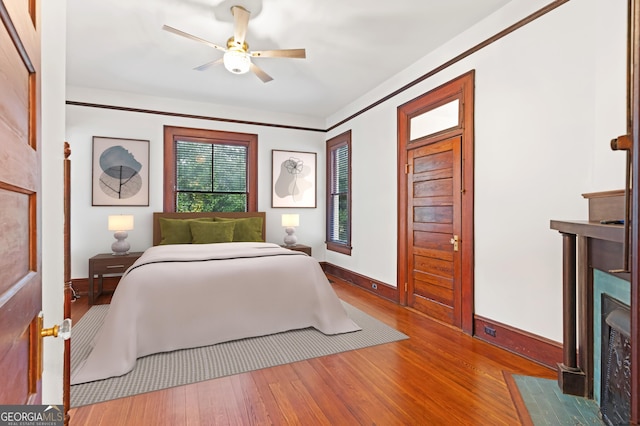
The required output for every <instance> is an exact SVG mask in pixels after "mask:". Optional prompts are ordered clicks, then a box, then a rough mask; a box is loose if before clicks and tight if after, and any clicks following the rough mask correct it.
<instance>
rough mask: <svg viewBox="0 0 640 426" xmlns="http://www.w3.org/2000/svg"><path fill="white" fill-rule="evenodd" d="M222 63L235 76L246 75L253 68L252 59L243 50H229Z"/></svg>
mask: <svg viewBox="0 0 640 426" xmlns="http://www.w3.org/2000/svg"><path fill="white" fill-rule="evenodd" d="M222 61H223V62H224V67H225V68H226V69H227V70H229V71H230V72H232V73H234V74H244V73H246V72H247V71H249V67H251V58H250V57H249V55H248V54H247V52H243V51H242V50H227V51H226V52H225V54H224V57H223V59H222Z"/></svg>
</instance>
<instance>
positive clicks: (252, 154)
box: [163, 126, 258, 212]
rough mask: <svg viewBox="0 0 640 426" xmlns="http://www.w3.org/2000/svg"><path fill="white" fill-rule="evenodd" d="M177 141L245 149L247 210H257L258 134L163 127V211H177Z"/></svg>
mask: <svg viewBox="0 0 640 426" xmlns="http://www.w3.org/2000/svg"><path fill="white" fill-rule="evenodd" d="M176 140H183V141H189V142H202V143H211V144H215V143H219V144H227V145H233V144H235V145H244V146H246V147H247V211H248V212H257V211H258V135H256V134H252V133H236V132H224V131H219V130H209V129H194V128H190V127H174V126H164V172H163V180H164V196H163V198H164V199H163V211H165V212H175V211H176V191H175V189H176V155H175V142H176Z"/></svg>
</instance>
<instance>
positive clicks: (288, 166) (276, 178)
mask: <svg viewBox="0 0 640 426" xmlns="http://www.w3.org/2000/svg"><path fill="white" fill-rule="evenodd" d="M316 175H317V172H316V153H315V152H299V151H279V150H275V149H274V150H272V193H271V207H308V208H315V207H316Z"/></svg>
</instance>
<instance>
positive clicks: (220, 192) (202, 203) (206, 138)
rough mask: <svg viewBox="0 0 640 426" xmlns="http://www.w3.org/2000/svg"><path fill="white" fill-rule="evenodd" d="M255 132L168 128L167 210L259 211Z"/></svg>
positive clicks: (166, 151) (165, 185) (166, 128)
mask: <svg viewBox="0 0 640 426" xmlns="http://www.w3.org/2000/svg"><path fill="white" fill-rule="evenodd" d="M257 151H258V138H257V135H252V134H246V133H232V132H220V131H215V130H205V129H189V128H184V127H170V126H165V128H164V158H165V160H164V162H165V167H164V211H167V212H173V211H176V212H201V211H219V212H222V211H256V210H257V205H258V203H257V200H258V194H257Z"/></svg>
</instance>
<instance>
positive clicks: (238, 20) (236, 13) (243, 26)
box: [231, 6, 251, 46]
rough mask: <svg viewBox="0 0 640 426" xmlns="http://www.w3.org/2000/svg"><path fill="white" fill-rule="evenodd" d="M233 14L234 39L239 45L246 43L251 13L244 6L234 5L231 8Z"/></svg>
mask: <svg viewBox="0 0 640 426" xmlns="http://www.w3.org/2000/svg"><path fill="white" fill-rule="evenodd" d="M231 13H232V14H233V21H234V25H233V39H234V40H235V42H236V45H237V46H242V45H243V44H244V39H245V37H246V36H247V26H248V25H249V15H251V13H250V12H249V11H248V10H247V9H245V8H244V7H242V6H233V7H232V8H231Z"/></svg>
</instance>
